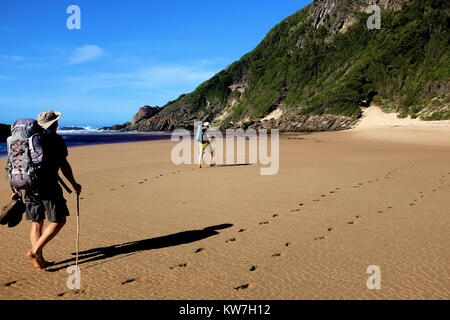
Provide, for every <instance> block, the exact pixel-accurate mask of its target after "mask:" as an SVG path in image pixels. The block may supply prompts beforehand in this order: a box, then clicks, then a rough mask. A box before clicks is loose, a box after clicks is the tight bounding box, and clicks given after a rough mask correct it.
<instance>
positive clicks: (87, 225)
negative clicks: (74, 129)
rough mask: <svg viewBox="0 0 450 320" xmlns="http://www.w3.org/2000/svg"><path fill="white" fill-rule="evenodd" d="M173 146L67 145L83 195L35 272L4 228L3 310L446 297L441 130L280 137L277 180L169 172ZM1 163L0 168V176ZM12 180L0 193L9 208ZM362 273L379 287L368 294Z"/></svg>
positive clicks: (18, 236)
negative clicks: (102, 303)
mask: <svg viewBox="0 0 450 320" xmlns="http://www.w3.org/2000/svg"><path fill="white" fill-rule="evenodd" d="M174 145H175V143H174V142H170V141H151V142H138V143H126V144H112V145H100V146H87V147H77V148H71V149H70V150H69V153H70V155H69V160H70V162H71V164H72V166H73V168H74V172H75V175H76V176H77V178H78V180H79V182H80V183H81V184H82V185H83V188H84V189H83V194H82V196H81V197H82V199H81V254H80V267H81V289H80V290H76V291H73V290H69V289H67V287H66V280H67V277H68V274H67V273H66V270H67V267H68V266H69V265H72V264H73V263H74V255H73V253H74V251H75V239H76V211H75V209H76V202H75V196H73V195H70V196H69V195H67V194H65V195H66V198H67V199H68V206H69V209H70V210H71V216H70V217H69V218H68V223H67V225H66V226H65V227H64V229H63V230H62V232H61V233H60V234H59V235H58V236H57V237H56V238H55V239H54V240H53V241H52V242H51V243H50V244H49V245H48V246H47V247H46V249H45V250H44V254H45V258H46V259H47V260H50V261H52V260H54V261H56V264H55V265H54V266H53V267H50V268H47V271H37V270H34V269H33V266H32V264H31V262H30V261H29V260H28V259H26V257H25V253H26V252H27V251H28V250H29V248H30V244H29V240H28V232H29V227H30V223H29V222H28V221H25V220H24V221H22V223H21V224H20V225H19V226H18V227H16V228H13V229H8V228H7V227H5V226H1V228H0V242H1V243H2V245H1V247H0V270H1V274H0V298H1V299H448V297H449V296H448V293H449V283H448V274H449V263H448V262H449V253H450V252H449V249H448V248H449V247H450V235H449V227H450V216H449V207H450V197H449V195H450V192H449V191H450V130H449V128H448V127H441V128H399V127H393V128H392V127H384V128H373V127H370V126H368V127H365V128H359V129H356V130H350V131H345V132H332V133H314V134H308V135H288V136H285V137H283V138H282V139H281V140H280V169H279V172H278V174H276V175H273V176H262V175H260V171H259V169H260V168H259V165H257V164H256V165H248V166H223V167H216V168H208V167H206V168H204V169H201V170H200V169H197V167H196V166H195V165H180V166H176V165H174V164H173V163H172V162H171V160H170V152H171V149H172V147H173V146H174ZM4 163H5V159H1V160H0V164H1V165H2V166H4ZM9 195H10V192H9V189H8V185H7V182H6V181H4V182H3V183H2V184H1V185H0V201H1V203H6V202H7V200H8V198H9ZM370 265H377V266H379V267H380V269H381V279H382V280H381V286H382V287H381V290H369V289H368V288H367V287H366V281H367V279H368V277H369V276H370V275H369V274H367V273H366V270H367V268H368V267H369V266H370Z"/></svg>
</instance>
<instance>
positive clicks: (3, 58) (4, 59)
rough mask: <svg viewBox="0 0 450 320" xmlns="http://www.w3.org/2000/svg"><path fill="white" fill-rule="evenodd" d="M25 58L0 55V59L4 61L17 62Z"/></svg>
mask: <svg viewBox="0 0 450 320" xmlns="http://www.w3.org/2000/svg"><path fill="white" fill-rule="evenodd" d="M24 59H25V58H24V57H22V56H10V55H0V61H5V62H18V61H22V60H24Z"/></svg>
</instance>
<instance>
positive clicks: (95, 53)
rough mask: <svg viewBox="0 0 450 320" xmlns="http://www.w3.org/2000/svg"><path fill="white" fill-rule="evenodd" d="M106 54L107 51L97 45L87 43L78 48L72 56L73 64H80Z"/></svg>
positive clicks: (71, 61)
mask: <svg viewBox="0 0 450 320" xmlns="http://www.w3.org/2000/svg"><path fill="white" fill-rule="evenodd" d="M104 54H105V51H104V50H103V49H102V48H100V47H98V46H96V45H85V46H83V47H80V48H76V49H75V52H74V54H73V56H72V57H71V58H70V63H71V64H78V63H84V62H88V61H91V60H94V59H97V58H99V57H101V56H102V55H104Z"/></svg>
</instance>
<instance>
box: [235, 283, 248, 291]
mask: <svg viewBox="0 0 450 320" xmlns="http://www.w3.org/2000/svg"><path fill="white" fill-rule="evenodd" d="M249 286H250V284H248V283H246V284H243V285H242V286H239V287H236V288H234V290H245V289H247V288H248V287H249Z"/></svg>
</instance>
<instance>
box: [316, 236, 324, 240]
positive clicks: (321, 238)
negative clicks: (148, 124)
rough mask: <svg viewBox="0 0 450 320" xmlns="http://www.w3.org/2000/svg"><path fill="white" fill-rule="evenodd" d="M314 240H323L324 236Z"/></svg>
mask: <svg viewBox="0 0 450 320" xmlns="http://www.w3.org/2000/svg"><path fill="white" fill-rule="evenodd" d="M314 240H325V237H324V236H321V237H316V238H314Z"/></svg>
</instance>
